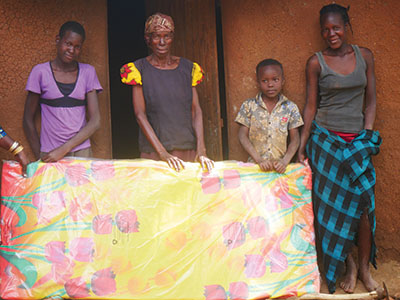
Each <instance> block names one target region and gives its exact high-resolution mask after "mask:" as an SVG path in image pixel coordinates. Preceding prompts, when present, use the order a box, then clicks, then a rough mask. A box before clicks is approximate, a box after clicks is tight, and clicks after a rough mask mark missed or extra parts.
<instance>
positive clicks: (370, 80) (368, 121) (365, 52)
mask: <svg viewBox="0 0 400 300" xmlns="http://www.w3.org/2000/svg"><path fill="white" fill-rule="evenodd" d="M360 50H361V53H362V56H363V57H364V60H365V62H366V63H367V71H366V75H367V87H366V88H365V110H364V129H371V130H372V129H373V127H374V122H375V115H376V84H375V67H374V56H373V54H372V52H371V51H370V50H369V49H367V48H360Z"/></svg>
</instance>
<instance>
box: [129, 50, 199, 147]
mask: <svg viewBox="0 0 400 300" xmlns="http://www.w3.org/2000/svg"><path fill="white" fill-rule="evenodd" d="M135 66H136V68H137V69H138V70H139V72H140V74H141V76H142V83H143V96H144V101H145V104H146V115H147V118H148V120H149V122H150V124H151V126H152V127H153V129H154V131H155V133H156V135H157V137H158V139H159V140H160V142H161V144H162V145H163V146H164V147H165V149H166V150H167V151H171V150H192V149H196V136H195V132H194V129H193V126H192V100H193V99H192V97H193V94H192V69H193V63H192V62H191V61H189V60H187V59H185V58H183V57H181V58H180V61H179V65H178V67H177V68H175V69H173V70H160V69H157V68H156V67H154V66H153V65H151V64H150V63H149V62H148V61H147V59H146V58H141V59H139V60H137V61H135ZM139 150H140V152H146V153H151V152H154V149H153V147H152V146H151V144H150V143H149V141H148V140H147V138H146V136H145V135H144V133H143V132H142V130H140V131H139Z"/></svg>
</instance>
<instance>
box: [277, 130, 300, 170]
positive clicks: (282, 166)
mask: <svg viewBox="0 0 400 300" xmlns="http://www.w3.org/2000/svg"><path fill="white" fill-rule="evenodd" d="M289 140H290V142H289V145H288V148H287V151H286V153H285V155H284V156H283V158H282V159H281V160H280V161H277V162H275V163H274V169H275V171H277V172H278V173H285V171H286V167H287V165H288V164H289V163H290V161H291V159H292V158H293V156H294V155H295V154H296V151H297V149H298V148H299V144H300V134H299V128H297V127H296V128H292V129H289Z"/></svg>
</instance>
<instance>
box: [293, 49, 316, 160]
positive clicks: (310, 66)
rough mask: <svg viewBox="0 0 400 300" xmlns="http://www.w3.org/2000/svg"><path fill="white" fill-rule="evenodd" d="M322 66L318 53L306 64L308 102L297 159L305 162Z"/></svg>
mask: <svg viewBox="0 0 400 300" xmlns="http://www.w3.org/2000/svg"><path fill="white" fill-rule="evenodd" d="M320 73H321V67H320V65H319V62H318V58H317V56H316V55H313V56H311V57H310V58H309V59H308V61H307V65H306V104H305V106H304V111H303V120H304V126H303V129H302V131H301V136H300V147H299V152H298V154H297V159H298V160H299V161H300V162H302V163H303V162H304V160H305V158H306V144H307V140H308V138H309V136H310V132H311V124H312V121H313V120H314V117H315V114H316V112H317V104H318V78H319V74H320Z"/></svg>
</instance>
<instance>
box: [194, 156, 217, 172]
mask: <svg viewBox="0 0 400 300" xmlns="http://www.w3.org/2000/svg"><path fill="white" fill-rule="evenodd" d="M196 161H197V162H199V163H200V165H201V168H202V169H203V170H204V171H211V169H212V168H214V161H213V160H211V159H209V158H208V157H207V156H205V155H198V156H196Z"/></svg>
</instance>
